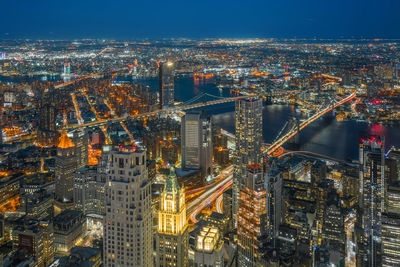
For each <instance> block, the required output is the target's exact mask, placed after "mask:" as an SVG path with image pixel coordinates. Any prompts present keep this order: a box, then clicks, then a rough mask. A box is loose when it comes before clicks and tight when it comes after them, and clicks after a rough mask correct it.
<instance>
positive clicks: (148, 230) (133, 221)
mask: <svg viewBox="0 0 400 267" xmlns="http://www.w3.org/2000/svg"><path fill="white" fill-rule="evenodd" d="M107 173H108V177H107V181H106V190H105V199H106V203H105V209H106V212H105V213H106V215H105V217H104V222H103V225H104V245H103V249H104V253H103V257H104V266H143V267H145V266H153V257H152V243H153V238H152V210H151V184H150V181H149V179H148V175H147V169H146V152H145V151H144V150H142V149H141V148H140V147H136V148H132V147H126V148H125V147H123V148H120V149H119V150H113V151H111V152H110V153H109V154H108V165H107Z"/></svg>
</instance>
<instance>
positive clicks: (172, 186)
mask: <svg viewBox="0 0 400 267" xmlns="http://www.w3.org/2000/svg"><path fill="white" fill-rule="evenodd" d="M165 190H166V191H167V192H174V191H175V192H178V191H179V184H178V178H177V177H176V173H175V168H174V167H171V169H170V172H169V175H168V179H167V184H166V185H165Z"/></svg>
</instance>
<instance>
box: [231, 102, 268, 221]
mask: <svg viewBox="0 0 400 267" xmlns="http://www.w3.org/2000/svg"><path fill="white" fill-rule="evenodd" d="M262 107H263V104H262V101H261V100H260V99H239V100H237V101H236V102H235V128H236V135H235V136H236V137H235V138H236V140H235V142H236V150H235V153H234V171H233V186H232V188H233V203H232V206H233V216H234V222H236V221H237V214H238V210H239V205H238V204H239V191H240V183H241V180H242V179H243V177H246V175H247V170H248V166H249V165H250V164H262V153H261V145H262Z"/></svg>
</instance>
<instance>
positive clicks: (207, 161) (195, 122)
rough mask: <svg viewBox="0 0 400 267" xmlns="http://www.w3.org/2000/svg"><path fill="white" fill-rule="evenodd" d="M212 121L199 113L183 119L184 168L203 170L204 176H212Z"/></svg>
mask: <svg viewBox="0 0 400 267" xmlns="http://www.w3.org/2000/svg"><path fill="white" fill-rule="evenodd" d="M211 133H212V120H211V117H210V116H207V115H206V114H204V113H203V114H201V113H199V112H193V113H187V114H186V115H185V116H183V117H182V125H181V138H182V145H181V149H182V153H181V154H182V168H183V169H185V170H198V169H200V170H201V173H202V176H203V177H205V178H206V177H207V176H209V175H211V174H212V151H213V146H212V136H211V135H212V134H211Z"/></svg>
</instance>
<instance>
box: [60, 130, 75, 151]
mask: <svg viewBox="0 0 400 267" xmlns="http://www.w3.org/2000/svg"><path fill="white" fill-rule="evenodd" d="M74 146H75V145H74V143H72V141H71V139H69V137H68V135H67V132H63V133H62V134H61V137H60V141H59V143H58V145H57V147H59V148H63V149H64V148H71V147H74Z"/></svg>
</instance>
